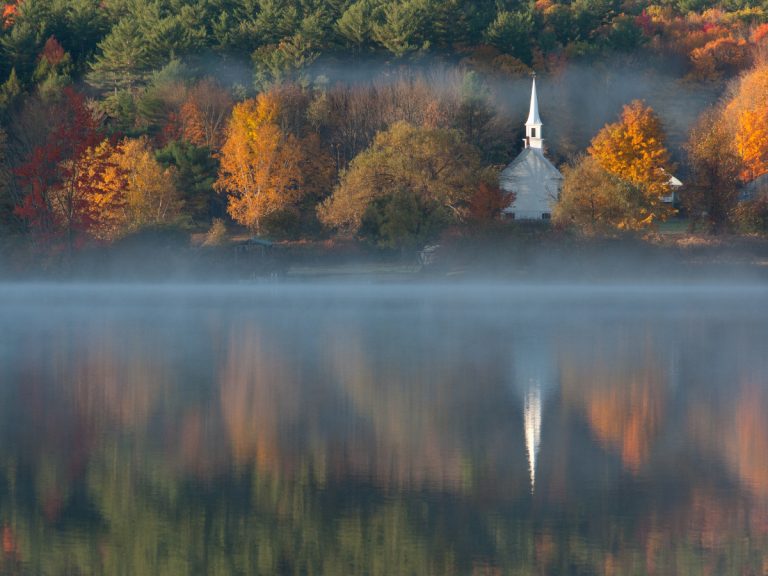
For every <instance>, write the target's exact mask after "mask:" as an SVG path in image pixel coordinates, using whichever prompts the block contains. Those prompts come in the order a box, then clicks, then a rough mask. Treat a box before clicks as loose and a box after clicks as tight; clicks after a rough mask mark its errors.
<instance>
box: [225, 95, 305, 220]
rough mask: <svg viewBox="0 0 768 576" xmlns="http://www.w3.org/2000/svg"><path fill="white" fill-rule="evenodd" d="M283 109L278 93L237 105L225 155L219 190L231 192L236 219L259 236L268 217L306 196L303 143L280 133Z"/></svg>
mask: <svg viewBox="0 0 768 576" xmlns="http://www.w3.org/2000/svg"><path fill="white" fill-rule="evenodd" d="M279 111H280V103H279V100H278V98H277V96H276V95H275V94H273V93H262V94H259V96H258V97H257V98H256V99H251V100H246V101H244V102H241V103H239V104H237V105H235V107H234V109H233V110H232V116H231V118H230V121H229V125H228V127H227V135H226V140H225V141H224V145H223V146H222V147H221V152H220V153H219V160H220V162H221V165H220V168H219V176H218V179H217V180H216V182H215V183H214V187H215V189H216V190H217V191H219V192H224V193H227V195H228V202H227V211H228V212H229V214H230V215H231V216H232V218H233V219H234V220H235V221H236V222H239V223H240V224H243V225H245V226H248V228H250V229H251V230H253V231H255V232H256V233H257V234H258V233H259V232H260V231H261V225H262V223H263V221H264V218H265V217H267V216H269V215H271V214H273V213H275V212H277V211H279V210H282V209H284V208H286V207H288V206H291V205H294V204H296V203H297V202H298V201H299V200H300V199H301V197H302V196H303V194H304V193H305V188H304V177H303V175H302V170H301V164H302V161H303V158H302V156H303V155H302V150H301V145H300V143H299V141H298V140H297V138H296V137H295V136H293V135H292V134H286V133H284V132H283V131H282V130H281V129H280V127H279V125H278V123H277V121H278V115H279Z"/></svg>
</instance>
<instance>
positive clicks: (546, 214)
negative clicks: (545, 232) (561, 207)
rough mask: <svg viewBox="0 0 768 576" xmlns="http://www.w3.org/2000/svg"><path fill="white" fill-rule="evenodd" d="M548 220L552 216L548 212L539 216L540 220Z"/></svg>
mask: <svg viewBox="0 0 768 576" xmlns="http://www.w3.org/2000/svg"><path fill="white" fill-rule="evenodd" d="M550 218H552V214H550V213H549V212H544V213H543V214H542V215H541V219H542V220H549V219H550Z"/></svg>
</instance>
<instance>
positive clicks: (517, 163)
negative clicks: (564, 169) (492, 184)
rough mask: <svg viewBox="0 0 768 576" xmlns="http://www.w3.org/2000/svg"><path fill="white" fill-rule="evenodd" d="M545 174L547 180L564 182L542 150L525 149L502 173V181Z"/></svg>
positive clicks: (558, 171)
mask: <svg viewBox="0 0 768 576" xmlns="http://www.w3.org/2000/svg"><path fill="white" fill-rule="evenodd" d="M534 173H536V174H544V177H545V178H554V179H557V180H562V179H563V175H562V174H561V173H560V170H558V169H557V168H555V165H554V164H552V162H550V161H549V160H548V159H547V157H546V156H544V152H543V151H542V150H541V149H540V148H524V149H523V151H522V152H520V154H518V155H517V158H515V159H514V160H512V162H510V163H509V165H508V166H507V167H506V168H504V170H502V172H501V179H502V180H509V179H512V180H514V179H516V178H524V177H526V176H529V175H531V174H534Z"/></svg>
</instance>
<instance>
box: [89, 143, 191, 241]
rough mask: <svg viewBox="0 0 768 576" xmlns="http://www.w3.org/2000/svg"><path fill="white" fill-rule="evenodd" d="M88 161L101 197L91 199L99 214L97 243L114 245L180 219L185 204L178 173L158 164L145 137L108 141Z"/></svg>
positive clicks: (98, 195) (90, 153)
mask: <svg viewBox="0 0 768 576" xmlns="http://www.w3.org/2000/svg"><path fill="white" fill-rule="evenodd" d="M87 159H88V160H89V162H88V163H87V170H89V171H90V172H89V173H90V174H93V175H95V174H96V172H97V171H98V172H99V178H98V180H95V189H96V190H97V192H98V193H96V194H93V198H92V200H91V202H92V204H93V208H94V210H95V211H96V212H97V213H98V215H99V216H98V226H97V228H96V229H95V230H94V232H93V234H94V236H95V237H96V238H98V239H100V240H107V241H111V240H116V239H117V238H120V237H122V236H125V235H126V234H129V233H131V232H136V231H138V230H140V229H142V228H146V227H148V226H158V225H163V224H169V223H172V222H174V221H176V220H177V219H178V218H179V216H180V214H181V208H182V201H181V198H180V195H179V192H178V190H177V188H176V183H175V177H174V172H173V170H172V169H169V168H163V166H162V165H161V164H160V163H159V162H158V161H157V159H156V158H155V153H154V150H153V149H152V146H151V145H150V143H149V140H148V139H147V138H146V137H142V138H125V139H123V140H122V141H121V142H120V143H119V144H117V145H116V146H113V145H112V144H110V143H109V142H108V141H106V140H105V141H104V142H102V143H101V144H99V145H98V146H97V147H96V148H94V149H93V150H91V151H89V153H88V156H87Z"/></svg>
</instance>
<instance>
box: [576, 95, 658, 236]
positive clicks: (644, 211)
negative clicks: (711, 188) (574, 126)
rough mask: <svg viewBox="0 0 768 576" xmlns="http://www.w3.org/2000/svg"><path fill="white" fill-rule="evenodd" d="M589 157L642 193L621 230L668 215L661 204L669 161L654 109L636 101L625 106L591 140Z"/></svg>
mask: <svg viewBox="0 0 768 576" xmlns="http://www.w3.org/2000/svg"><path fill="white" fill-rule="evenodd" d="M589 153H590V155H591V156H592V157H593V158H594V159H595V160H596V161H597V162H598V164H600V166H601V167H602V168H603V169H604V170H605V171H606V172H608V173H609V174H613V175H614V176H616V177H618V178H621V179H622V180H626V181H627V182H629V183H631V184H633V185H635V186H637V187H639V188H640V189H641V190H642V193H643V202H642V204H641V205H640V206H639V208H638V211H637V213H636V214H634V215H633V217H632V218H631V219H628V220H627V221H626V222H625V223H624V224H623V226H621V227H626V228H643V227H647V226H650V225H652V224H653V223H654V222H655V221H659V220H665V219H666V218H667V217H668V216H669V215H670V208H668V207H667V206H665V205H664V204H663V202H662V200H661V199H662V196H664V195H665V194H668V192H669V185H668V180H669V172H670V167H671V164H670V157H669V152H668V151H667V149H666V147H665V145H664V130H663V128H662V125H661V120H660V119H659V117H658V116H657V115H656V113H655V112H654V111H653V109H651V108H650V107H649V106H646V105H645V104H644V103H643V102H641V101H639V100H635V101H634V102H632V103H630V104H628V105H627V106H624V109H623V110H622V112H621V118H620V120H619V121H618V122H614V123H612V124H607V125H606V126H605V127H603V129H602V130H600V132H599V133H598V134H597V135H596V136H595V137H594V138H593V139H592V143H591V145H590V147H589Z"/></svg>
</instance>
